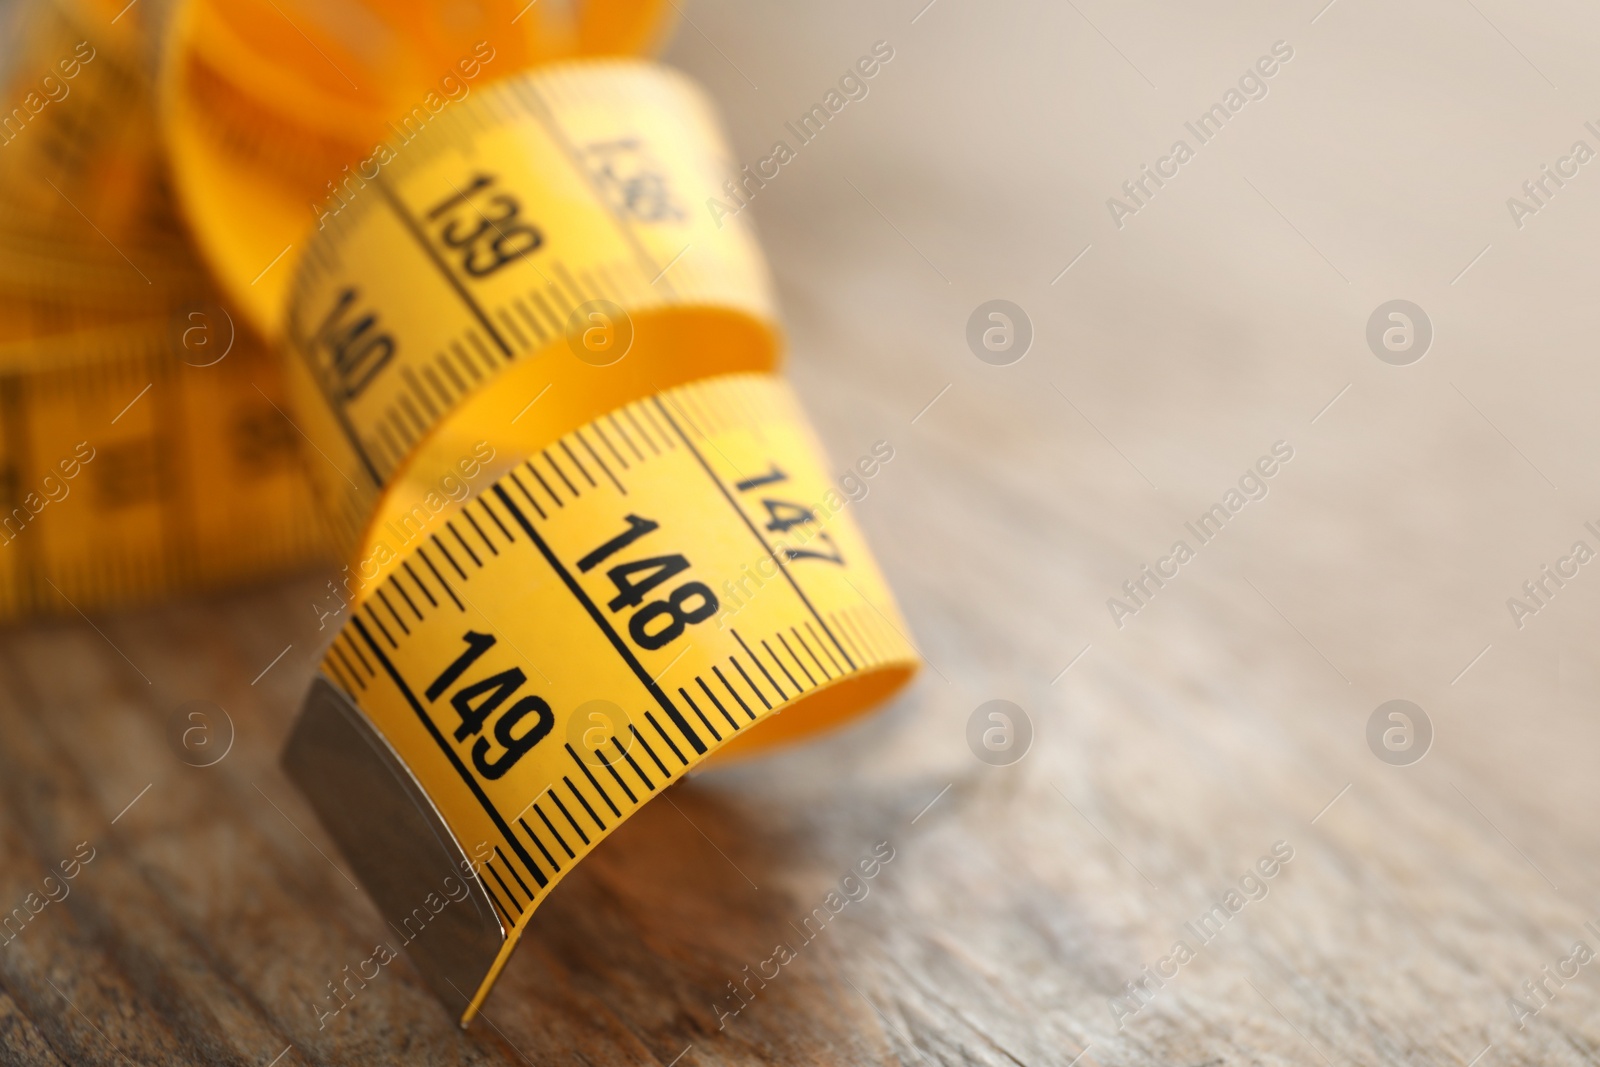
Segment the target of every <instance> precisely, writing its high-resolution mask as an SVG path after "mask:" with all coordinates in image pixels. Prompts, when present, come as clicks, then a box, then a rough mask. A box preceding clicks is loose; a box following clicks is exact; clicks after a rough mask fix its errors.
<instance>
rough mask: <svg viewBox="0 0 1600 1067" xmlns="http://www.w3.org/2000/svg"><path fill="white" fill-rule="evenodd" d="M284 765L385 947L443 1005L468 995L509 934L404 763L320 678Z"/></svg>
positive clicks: (471, 866) (487, 971)
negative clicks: (377, 922) (364, 900)
mask: <svg viewBox="0 0 1600 1067" xmlns="http://www.w3.org/2000/svg"><path fill="white" fill-rule="evenodd" d="M283 766H284V770H285V771H287V772H288V775H289V777H290V779H291V780H293V781H294V783H295V784H296V785H297V786H299V787H300V791H301V792H302V793H304V794H305V796H306V799H308V800H309V801H310V802H311V806H312V808H313V809H315V810H316V813H317V817H318V818H320V819H321V820H322V825H323V827H324V828H326V829H327V831H328V835H329V836H330V837H332V838H333V839H334V841H335V842H336V843H337V844H338V846H339V849H340V851H341V852H343V853H344V858H345V860H346V861H347V862H348V864H349V866H350V867H351V868H353V869H354V872H355V876H356V878H357V879H358V880H359V881H360V883H361V885H362V887H363V888H365V889H366V891H367V893H368V895H369V896H371V898H372V900H373V903H374V904H376V905H377V908H378V911H379V912H380V913H381V914H382V915H383V918H384V921H385V922H386V923H387V925H388V927H389V930H390V933H391V935H392V936H391V937H390V938H389V939H387V941H386V944H387V945H389V946H391V947H392V948H393V949H396V950H401V949H403V950H404V951H405V952H406V953H407V954H408V955H409V956H410V957H411V961H412V963H413V964H415V965H416V968H417V970H418V971H420V972H421V974H422V977H423V978H424V979H425V980H426V981H427V983H428V986H429V988H430V989H432V990H433V992H434V994H435V995H436V996H437V997H438V998H439V999H440V1001H441V1002H442V1003H444V1004H447V1005H450V1004H460V1003H461V1002H462V1000H463V999H464V998H466V999H471V998H472V997H473V994H474V993H475V992H476V991H477V990H478V989H479V988H480V987H481V986H482V985H483V983H484V980H485V979H486V978H488V976H489V974H490V972H491V971H492V970H493V968H494V963H495V960H496V958H497V957H498V955H499V953H500V950H501V948H502V946H503V945H504V943H505V941H506V938H507V936H508V932H507V931H506V930H505V928H504V927H503V925H502V924H501V922H500V919H499V916H498V915H496V913H495V910H494V906H493V905H492V904H491V903H490V902H489V897H488V895H487V893H485V891H484V888H483V886H482V885H481V884H480V883H479V881H478V877H477V875H476V874H475V873H474V871H475V867H474V864H473V863H472V861H471V860H470V859H469V858H468V857H467V855H466V853H465V852H464V851H463V850H462V848H461V845H460V843H459V842H458V841H457V840H456V838H455V835H454V834H452V833H451V832H450V829H449V827H447V826H446V825H445V822H444V820H443V818H442V817H441V816H440V815H439V812H438V810H437V809H436V808H435V807H434V806H433V803H432V801H430V800H429V799H428V796H427V794H426V793H424V792H423V790H422V787H421V786H420V785H418V784H417V781H416V779H415V777H413V775H412V773H411V771H410V769H409V768H407V767H406V765H405V764H404V763H403V762H402V761H401V760H400V758H399V756H397V755H396V754H395V752H394V750H393V749H392V748H390V747H389V744H388V743H387V742H386V741H385V740H384V739H383V737H382V736H380V735H379V734H378V733H377V731H376V730H374V729H373V727H372V724H371V723H370V722H369V721H368V720H367V717H366V716H365V715H364V714H362V712H361V711H360V710H359V709H358V708H357V707H356V706H355V705H354V704H352V703H351V702H350V700H349V698H348V697H346V696H345V694H344V693H343V692H342V691H341V690H340V689H339V688H338V687H337V686H335V685H333V684H332V683H330V682H329V681H328V680H327V679H325V678H322V677H318V678H317V679H316V680H315V681H314V682H313V683H312V685H311V691H310V693H308V694H307V696H306V702H305V705H304V707H303V708H302V709H301V712H300V719H299V721H298V722H297V723H296V724H295V727H294V731H293V733H292V734H291V735H290V737H289V743H288V744H287V745H286V746H285V748H284V752H283Z"/></svg>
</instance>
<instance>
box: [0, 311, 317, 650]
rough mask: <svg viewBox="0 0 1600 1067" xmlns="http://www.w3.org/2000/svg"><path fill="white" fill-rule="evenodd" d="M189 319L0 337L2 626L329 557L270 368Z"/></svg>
mask: <svg viewBox="0 0 1600 1067" xmlns="http://www.w3.org/2000/svg"><path fill="white" fill-rule="evenodd" d="M194 314H195V315H196V316H197V317H196V318H194V319H188V318H184V317H179V318H176V319H173V318H168V317H161V318H156V319H150V318H145V319H141V320H132V321H129V322H127V323H123V324H119V325H115V326H106V327H101V328H99V329H96V330H89V329H85V330H79V331H75V332H72V333H68V334H60V335H50V336H43V337H34V338H30V339H27V340H14V341H9V342H0V472H4V476H5V485H4V493H3V498H4V504H5V510H4V513H3V514H0V620H12V619H16V618H19V617H23V616H27V615H37V614H56V615H73V614H75V613H77V612H78V611H82V610H93V609H95V608H106V607H114V606H118V605H122V604H128V603H136V602H140V601H147V600H150V599H153V598H154V597H156V596H159V595H171V594H173V593H176V592H184V591H187V590H193V589H205V588H214V587H217V586H220V585H224V584H230V583H235V582H240V581H247V580H250V579H252V578H257V577H261V576H265V575H268V574H273V573H280V572H282V571H283V570H286V569H289V568H292V567H295V566H304V565H306V564H307V563H308V562H310V561H312V560H317V559H324V558H326V548H325V545H326V541H325V539H324V535H323V529H322V527H321V525H320V523H319V522H318V517H317V512H316V509H315V506H314V502H313V500H312V496H311V493H310V491H309V489H308V487H307V485H306V483H305V479H304V477H303V475H302V474H301V465H300V457H299V446H300V442H299V440H298V439H297V438H296V437H295V435H294V431H293V429H292V428H291V427H290V426H289V424H288V423H286V422H285V421H284V419H283V416H282V415H281V414H280V411H281V410H282V408H283V407H284V406H285V405H286V404H287V403H288V401H287V399H286V397H285V396H284V390H283V387H282V384H281V382H280V380H279V375H278V364H277V362H276V361H275V360H272V359H269V358H268V357H267V354H266V352H265V351H264V350H262V349H261V348H260V346H259V345H258V344H255V343H253V342H251V340H250V339H249V337H248V336H246V335H244V334H242V333H241V334H239V335H238V336H230V334H229V331H228V326H227V324H226V322H225V321H224V320H223V319H222V317H221V316H220V314H219V313H218V312H217V311H215V310H214V309H213V310H210V311H196V312H195V313H194ZM208 315H209V316H211V317H209V318H208V317H207V316H208ZM5 321H7V322H8V323H14V322H15V320H13V319H12V318H11V317H10V316H9V314H8V315H7V317H6V320H5ZM185 323H186V324H187V325H180V324H185ZM184 331H190V332H189V335H188V337H187V338H185V337H184V336H183V332H184ZM230 344H231V345H232V351H227V348H228V346H229V345H230ZM175 351H183V352H187V353H189V358H190V359H191V360H193V361H194V363H193V365H191V364H185V363H184V362H182V361H181V360H179V359H178V358H177V357H176V356H175V355H174V352H175ZM225 351H226V357H225V358H223V353H224V352H225ZM207 361H214V362H212V363H211V364H210V365H203V366H202V365H200V364H202V363H206V362H207Z"/></svg>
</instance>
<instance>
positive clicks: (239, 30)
mask: <svg viewBox="0 0 1600 1067" xmlns="http://www.w3.org/2000/svg"><path fill="white" fill-rule="evenodd" d="M669 13H670V10H669V7H668V3H667V0H582V2H580V3H576V4H575V3H571V2H567V3H562V2H559V0H557V2H551V0H543V2H540V3H537V4H533V3H529V2H528V0H477V2H475V3H473V4H444V3H440V2H438V0H392V2H387V3H384V4H381V5H377V4H371V5H369V4H366V3H360V2H357V0H189V2H187V3H180V4H179V5H178V7H177V9H176V11H175V12H174V13H173V17H172V19H171V26H170V29H169V31H168V32H167V34H166V39H165V49H166V56H165V60H164V62H163V64H162V77H161V84H160V89H159V96H160V110H161V126H162V129H163V131H164V134H165V138H166V144H167V150H168V153H169V155H170V158H171V161H172V179H173V183H174V185H175V187H176V189H177V193H178V197H179V199H180V200H181V201H182V203H183V207H184V213H185V215H186V216H187V218H188V219H189V221H190V223H191V225H192V229H193V232H194V235H195V238H196V241H197V243H198V245H199V247H200V250H201V252H202V253H203V254H204V256H205V258H206V260H207V262H208V263H210V265H211V266H212V267H213V269H214V270H215V272H216V275H217V278H218V281H219V282H220V283H221V285H222V287H223V290H224V291H225V292H226V293H227V295H228V297H229V299H230V301H231V303H232V304H233V305H234V306H236V307H238V308H239V309H240V311H241V312H242V313H243V314H244V316H245V317H246V318H247V319H248V320H249V321H250V322H251V324H252V325H253V326H254V327H255V328H256V329H257V330H258V331H259V332H261V333H263V334H265V335H266V336H269V337H275V336H277V332H278V330H279V329H280V328H281V326H282V322H283V310H284V300H285V298H286V295H287V288H288V284H289V279H290V278H292V277H293V267H294V261H295V259H296V258H297V257H298V255H299V254H300V251H301V249H302V247H303V245H304V241H305V238H306V235H307V234H308V233H309V232H310V230H311V229H312V227H313V226H314V225H315V215H314V213H313V209H314V207H315V206H316V205H320V204H322V203H323V202H324V201H326V200H328V199H329V198H330V197H336V196H338V195H340V193H341V192H342V191H343V190H344V188H345V182H346V181H347V180H348V178H349V176H350V175H351V174H355V175H357V176H358V177H359V174H360V172H361V170H362V168H363V164H364V163H368V162H370V161H371V160H372V158H373V156H374V153H375V152H377V151H378V149H379V148H380V147H381V146H383V145H385V144H386V143H388V142H391V141H394V140H396V139H397V138H404V137H407V136H409V135H414V134H415V133H416V132H417V131H420V129H421V128H422V127H424V126H426V125H429V124H431V123H432V121H433V120H434V119H435V118H436V117H437V116H438V115H439V114H441V113H443V112H445V111H447V110H454V109H455V108H457V107H459V106H460V101H462V100H464V99H466V98H468V97H470V96H471V95H474V94H475V93H476V92H478V91H479V89H480V87H481V86H482V85H483V84H485V83H486V82H487V81H489V80H491V79H500V78H504V77H505V76H507V75H510V74H512V73H514V72H516V71H519V70H523V69H526V68H528V67H530V66H533V65H536V64H543V63H547V62H550V61H551V60H554V59H558V58H562V57H566V56H575V55H608V54H630V53H635V52H640V51H644V50H645V49H647V48H648V47H650V45H651V44H652V43H653V42H654V41H655V40H656V39H657V38H659V37H660V36H661V35H662V34H663V32H664V29H665V27H666V25H667V24H668V22H669V19H668V17H667V16H668V14H669ZM276 257H283V261H282V262H278V263H277V264H276V266H275V267H274V268H273V269H272V270H270V271H265V272H263V268H265V267H266V266H267V265H268V264H269V263H271V262H273V261H274V259H275V258H276Z"/></svg>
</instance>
